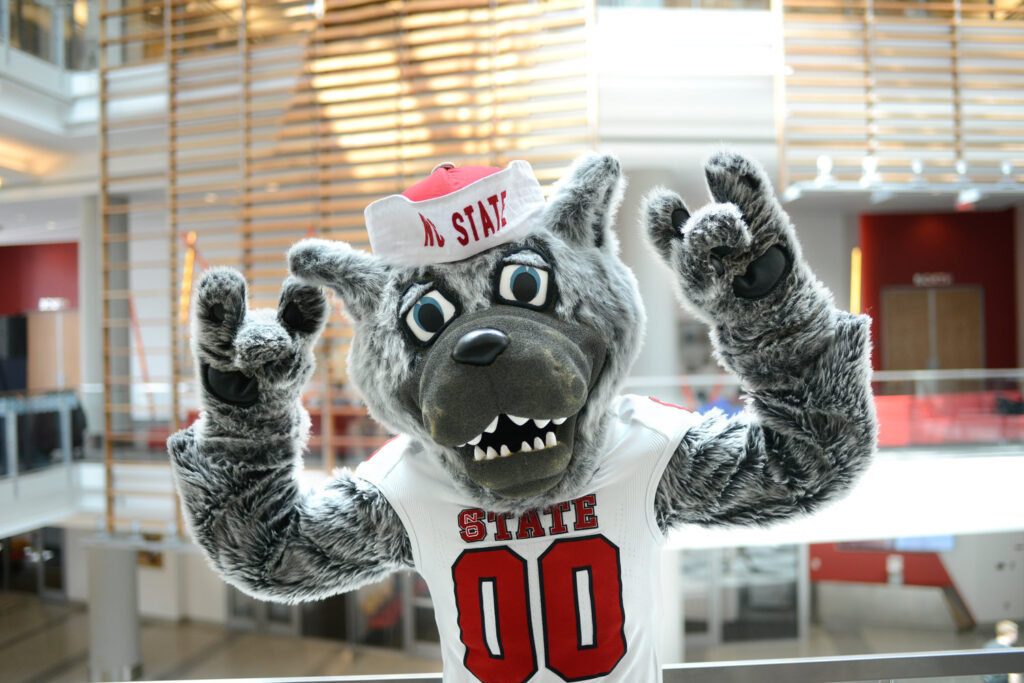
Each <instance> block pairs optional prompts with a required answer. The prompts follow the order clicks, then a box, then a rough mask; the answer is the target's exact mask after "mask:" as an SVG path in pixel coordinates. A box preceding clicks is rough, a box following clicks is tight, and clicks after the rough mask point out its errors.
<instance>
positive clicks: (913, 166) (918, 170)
mask: <svg viewBox="0 0 1024 683" xmlns="http://www.w3.org/2000/svg"><path fill="white" fill-rule="evenodd" d="M910 172H911V173H913V174H914V176H915V177H916V176H920V175H921V174H922V173H924V162H923V161H921V160H920V159H914V160H913V161H911V162H910Z"/></svg>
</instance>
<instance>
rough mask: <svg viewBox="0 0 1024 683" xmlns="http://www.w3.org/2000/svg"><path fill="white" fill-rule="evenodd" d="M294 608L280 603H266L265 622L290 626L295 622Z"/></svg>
mask: <svg viewBox="0 0 1024 683" xmlns="http://www.w3.org/2000/svg"><path fill="white" fill-rule="evenodd" d="M294 617H295V607H294V606H293V605H285V604H283V603H280V602H268V603H267V621H269V622H272V623H275V624H292V623H294V622H295V618H294Z"/></svg>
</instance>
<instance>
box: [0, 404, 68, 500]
mask: <svg viewBox="0 0 1024 683" xmlns="http://www.w3.org/2000/svg"><path fill="white" fill-rule="evenodd" d="M84 427H85V424H84V418H83V416H82V410H81V407H80V405H79V402H78V397H77V396H76V395H75V393H74V392H70V391H68V392H56V393H41V394H28V395H25V394H14V395H0V480H5V479H10V480H11V481H14V482H17V480H18V477H20V476H22V475H25V474H29V473H32V472H38V471H41V470H46V469H50V468H53V467H67V468H70V467H71V463H72V461H73V460H78V459H80V458H81V457H82V433H83V430H84ZM15 491H17V488H15Z"/></svg>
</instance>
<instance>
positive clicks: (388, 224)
mask: <svg viewBox="0 0 1024 683" xmlns="http://www.w3.org/2000/svg"><path fill="white" fill-rule="evenodd" d="M543 209H544V194H543V193H542V192H541V189H540V184H539V183H538V182H537V179H536V178H535V177H534V175H533V170H532V169H531V168H530V164H528V163H527V162H525V161H513V162H511V163H510V164H509V165H508V167H507V168H504V169H500V168H494V167H490V166H465V167H462V168H456V167H455V166H453V165H452V164H440V165H438V166H437V167H436V168H434V170H433V171H432V172H431V174H430V175H429V176H428V177H427V178H426V179H425V180H422V181H420V182H419V183H416V184H415V185H413V186H412V187H410V188H409V189H407V190H406V191H405V192H403V193H402V194H396V195H391V196H389V197H384V198H383V199H379V200H377V201H375V202H373V203H372V204H370V205H369V206H367V207H366V211H365V212H364V215H365V218H366V230H367V232H368V233H369V235H370V247H371V248H372V249H373V253H374V254H375V255H377V256H379V257H380V258H382V259H384V260H386V261H388V262H389V263H392V264H395V265H404V266H425V265H431V264H437V263H449V262H452V261H461V260H462V259H466V258H469V257H471V256H474V255H476V254H479V253H480V252H482V251H485V250H487V249H490V248H492V247H495V246H497V245H499V244H505V243H507V242H512V241H514V240H519V239H522V238H523V237H525V236H526V235H528V234H529V233H530V232H532V231H533V228H534V226H536V225H537V222H538V219H539V218H540V214H541V212H542V211H543Z"/></svg>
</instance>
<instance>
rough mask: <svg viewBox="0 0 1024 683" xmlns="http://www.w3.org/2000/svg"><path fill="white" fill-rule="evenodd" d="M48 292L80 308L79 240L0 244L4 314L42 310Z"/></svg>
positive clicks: (0, 309) (0, 301) (0, 290)
mask: <svg viewBox="0 0 1024 683" xmlns="http://www.w3.org/2000/svg"><path fill="white" fill-rule="evenodd" d="M44 296H55V297H56V296H59V297H64V298H65V299H67V300H68V308H78V244H77V243H76V242H67V243H60V244H25V245H18V246H12V247H0V315H19V314H21V313H26V312H28V311H38V310H39V299H40V298H42V297H44Z"/></svg>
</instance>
